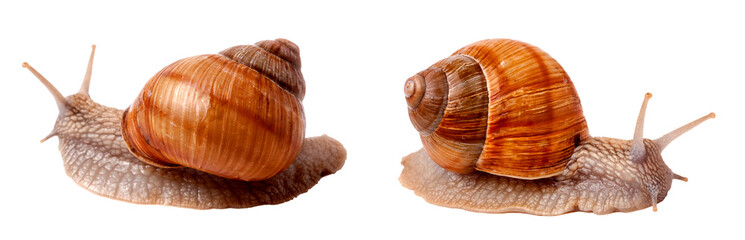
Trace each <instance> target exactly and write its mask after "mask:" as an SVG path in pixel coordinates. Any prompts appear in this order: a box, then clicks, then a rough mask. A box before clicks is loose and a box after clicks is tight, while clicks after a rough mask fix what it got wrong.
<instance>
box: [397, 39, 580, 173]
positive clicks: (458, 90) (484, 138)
mask: <svg viewBox="0 0 745 240" xmlns="http://www.w3.org/2000/svg"><path fill="white" fill-rule="evenodd" d="M404 93H405V96H406V101H407V104H408V106H409V117H410V119H411V122H412V124H413V125H414V127H415V128H416V129H417V131H419V133H420V137H421V140H422V143H423V145H424V149H425V150H426V151H427V154H428V155H429V156H430V158H432V159H433V160H434V161H435V162H436V163H437V164H438V165H440V166H441V167H443V168H445V169H447V170H450V171H453V172H458V173H469V172H473V171H482V172H487V173H491V174H495V175H501V176H509V177H514V178H521V179H536V178H545V177H550V176H554V175H556V174H559V173H560V172H561V171H562V170H563V169H564V168H565V165H566V163H567V161H568V160H569V157H570V156H571V154H572V152H573V150H574V148H575V147H576V146H577V145H578V144H579V143H580V142H581V141H582V140H584V139H588V138H589V137H590V135H589V131H588V129H587V123H586V122H585V118H584V115H583V114H582V106H581V104H580V101H579V96H578V95H577V92H576V90H575V88H574V85H573V84H572V81H571V80H570V78H569V76H568V75H567V74H566V72H565V71H564V69H563V68H562V67H561V65H559V63H557V62H556V60H554V59H553V58H551V56H549V55H548V54H547V53H545V52H543V51H542V50H540V49H538V48H537V47H534V46H531V45H529V44H526V43H523V42H519V41H514V40H508V39H490V40H483V41H479V42H476V43H473V44H470V45H468V46H465V47H463V48H461V49H460V50H458V51H456V52H455V53H453V55H451V56H450V57H448V58H445V59H443V60H441V61H439V62H437V63H435V64H433V65H432V66H430V67H429V68H428V69H426V70H424V71H421V72H419V73H418V74H416V75H414V76H413V77H411V78H409V79H408V80H407V81H406V83H405V84H404Z"/></svg>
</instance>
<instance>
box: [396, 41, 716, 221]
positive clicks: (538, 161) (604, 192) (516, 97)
mask: <svg viewBox="0 0 745 240" xmlns="http://www.w3.org/2000/svg"><path fill="white" fill-rule="evenodd" d="M404 93H405V97H406V101H407V104H408V109H409V117H410V119H411V122H412V124H413V125H414V127H415V128H416V129H417V131H419V133H420V138H421V140H422V144H423V145H424V148H423V149H422V150H419V151H418V152H414V153H412V154H410V155H408V156H406V157H404V158H403V161H402V164H403V165H404V169H403V171H402V173H401V176H400V178H399V180H400V181H401V184H402V185H404V186H405V187H407V188H409V189H412V190H414V192H415V193H416V194H417V195H419V196H421V197H423V198H424V199H425V200H426V201H428V202H430V203H434V204H437V205H442V206H447V207H453V208H461V209H466V210H470V211H477V212H489V213H499V212H523V213H529V214H536V215H559V214H563V213H567V212H574V211H586V212H594V213H596V214H607V213H611V212H619V211H620V212H629V211H635V210H639V209H643V208H647V207H649V206H652V207H653V209H654V210H655V211H656V210H657V203H658V202H661V201H662V200H664V199H665V196H666V195H667V192H668V190H669V189H670V186H671V183H672V179H678V180H683V181H687V179H686V178H685V177H682V176H680V175H678V174H675V173H673V172H672V171H671V170H670V168H668V167H667V165H665V163H664V162H663V160H662V157H661V155H660V154H661V151H662V150H663V149H664V148H665V146H667V145H668V144H669V143H670V142H671V141H673V140H674V139H675V138H677V137H678V136H680V135H682V134H683V133H685V132H686V131H688V130H690V129H692V128H693V127H695V126H696V125H698V124H700V123H701V122H703V121H705V120H707V119H710V118H714V113H710V114H708V115H706V116H704V117H701V118H699V119H697V120H695V121H693V122H691V123H689V124H687V125H685V126H683V127H680V128H678V129H676V130H674V131H672V132H670V133H668V134H666V135H664V136H662V137H660V138H658V139H654V140H651V139H644V138H643V136H642V132H643V124H644V114H645V111H646V106H647V102H648V100H649V98H650V97H651V96H652V95H651V94H649V93H647V94H646V96H645V98H644V102H643V104H642V108H641V111H640V113H639V117H638V119H637V123H636V129H635V132H634V138H633V139H632V140H620V139H613V138H604V137H591V136H590V134H589V131H588V129H587V124H586V122H585V118H584V116H583V113H582V106H581V104H580V101H579V97H578V96H577V92H576V90H575V89H574V85H573V84H572V82H571V80H570V79H569V76H568V75H567V74H566V72H565V71H564V70H563V68H562V67H561V66H560V65H559V64H558V63H557V62H556V60H554V59H553V58H551V57H550V56H549V55H548V54H546V53H545V52H543V51H542V50H540V49H538V48H537V47H534V46H532V45H529V44H526V43H523V42H519V41H514V40H509V39H490V40H483V41H479V42H476V43H473V44H470V45H468V46H466V47H463V48H461V49H460V50H458V51H456V52H455V53H454V54H453V55H451V56H450V57H448V58H445V59H443V60H441V61H439V62H437V63H435V64H433V65H432V66H430V67H429V68H428V69H426V70H424V71H421V72H419V73H418V74H416V75H414V76H413V77H411V78H409V79H407V81H406V82H405V85H404Z"/></svg>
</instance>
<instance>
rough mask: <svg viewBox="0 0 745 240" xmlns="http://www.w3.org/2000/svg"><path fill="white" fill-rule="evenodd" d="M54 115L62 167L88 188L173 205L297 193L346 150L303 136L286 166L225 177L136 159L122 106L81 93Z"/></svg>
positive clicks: (331, 168)
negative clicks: (253, 178)
mask: <svg viewBox="0 0 745 240" xmlns="http://www.w3.org/2000/svg"><path fill="white" fill-rule="evenodd" d="M67 101H68V108H67V111H65V112H64V113H61V115H60V117H59V118H58V119H57V123H56V124H55V128H54V130H53V134H54V135H56V136H57V137H58V138H59V144H60V145H59V149H60V152H61V153H62V158H63V161H64V166H65V171H66V173H67V175H69V176H70V177H71V178H72V179H73V181H75V182H76V183H77V184H78V185H80V186H82V187H84V188H86V189H88V190H89V191H91V192H93V193H96V194H99V195H102V196H106V197H110V198H114V199H118V200H122V201H127V202H133V203H140V204H162V205H172V206H178V207H187V208H197V209H208V208H245V207H253V206H257V205H264V204H278V203H282V202H286V201H289V200H291V199H293V198H295V197H296V196H298V195H299V194H302V193H304V192H306V191H308V189H310V188H311V187H313V186H314V185H315V184H316V183H318V181H319V180H320V179H321V178H322V177H324V176H326V175H329V174H333V173H335V172H336V171H337V170H339V169H341V167H342V166H343V165H344V160H345V159H346V150H344V147H343V146H342V145H341V144H340V143H339V142H338V141H336V140H334V139H333V138H330V137H328V136H325V135H324V136H321V137H313V138H306V139H305V141H304V145H303V147H302V150H301V151H300V154H299V156H298V157H297V159H296V160H295V162H294V163H293V164H292V165H290V167H289V168H288V169H286V170H285V171H283V172H282V173H280V174H279V175H276V176H274V177H272V178H269V179H267V180H264V181H257V182H244V181H239V180H232V179H225V178H222V177H219V176H215V175H210V174H207V173H203V172H200V171H197V170H194V169H190V168H183V167H182V168H158V167H154V166H151V165H148V164H145V163H143V162H141V161H140V160H138V159H137V158H135V157H134V156H133V155H132V154H131V153H130V152H129V151H128V150H127V147H126V145H125V143H124V141H123V139H122V136H121V124H120V121H121V117H122V110H118V109H115V108H110V107H106V106H102V105H100V104H97V103H95V102H93V101H92V100H91V99H90V97H88V96H87V95H86V94H75V95H71V96H69V97H67Z"/></svg>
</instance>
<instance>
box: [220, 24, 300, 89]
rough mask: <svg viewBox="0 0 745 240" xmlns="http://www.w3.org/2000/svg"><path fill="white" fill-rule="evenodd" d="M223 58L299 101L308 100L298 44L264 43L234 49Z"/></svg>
mask: <svg viewBox="0 0 745 240" xmlns="http://www.w3.org/2000/svg"><path fill="white" fill-rule="evenodd" d="M220 54H221V55H223V56H226V57H228V58H230V59H233V60H234V61H237V62H239V63H241V64H244V65H246V66H248V67H250V68H252V69H254V70H256V71H258V72H259V73H261V74H263V75H266V76H267V77H268V78H269V79H272V80H273V81H275V83H277V84H278V85H279V86H280V87H282V88H283V89H285V90H287V91H288V92H290V93H292V95H295V97H297V99H299V100H301V101H302V100H303V98H304V97H305V80H304V79H303V73H302V72H300V66H301V63H300V50H299V48H298V46H297V45H295V43H293V42H291V41H289V40H287V39H282V38H280V39H276V40H264V41H260V42H257V43H256V45H238V46H234V47H231V48H228V49H225V50H223V51H222V52H220Z"/></svg>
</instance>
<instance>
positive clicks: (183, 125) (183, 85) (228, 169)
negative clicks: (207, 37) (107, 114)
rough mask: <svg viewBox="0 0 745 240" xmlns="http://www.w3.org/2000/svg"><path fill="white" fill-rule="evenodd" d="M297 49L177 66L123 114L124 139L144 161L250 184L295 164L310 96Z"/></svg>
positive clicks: (246, 49)
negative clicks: (305, 103)
mask: <svg viewBox="0 0 745 240" xmlns="http://www.w3.org/2000/svg"><path fill="white" fill-rule="evenodd" d="M297 53H298V50H297V46H295V44H293V43H292V42H289V41H287V40H278V41H263V42H259V43H257V46H252V45H246V46H235V47H232V48H229V49H226V50H225V51H222V52H221V53H220V54H209V55H200V56H195V57H189V58H185V59H181V60H179V61H176V62H174V63H173V64H171V65H168V66H167V67H165V68H163V70H161V71H160V72H158V73H157V74H156V75H155V76H153V77H152V78H151V79H150V81H148V82H147V84H145V87H144V88H143V89H142V91H141V92H140V94H139V95H138V96H137V98H136V99H135V101H134V103H133V104H132V106H130V107H129V108H128V109H127V110H125V112H124V117H123V118H124V120H123V122H122V128H123V132H122V135H123V136H124V140H125V142H126V143H127V145H128V146H129V149H130V151H131V152H132V153H133V154H134V155H135V156H137V157H138V158H139V159H140V160H142V161H144V162H147V163H150V164H153V165H155V166H160V167H166V166H168V167H172V166H185V167H190V168H195V169H199V170H201V171H204V172H207V173H211V174H215V175H219V176H223V177H226V178H233V179H240V180H244V181H255V180H264V179H267V178H269V177H272V176H274V175H276V174H277V173H279V172H281V171H283V170H284V169H286V168H287V167H288V166H289V165H290V164H291V163H292V162H293V160H295V158H296V157H297V155H298V153H299V152H300V147H301V146H302V141H303V138H304V132H305V116H304V114H303V107H302V104H301V103H300V100H301V99H302V97H303V96H304V95H305V87H304V80H303V75H302V73H300V69H299V68H300V59H299V56H298V55H297Z"/></svg>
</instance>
